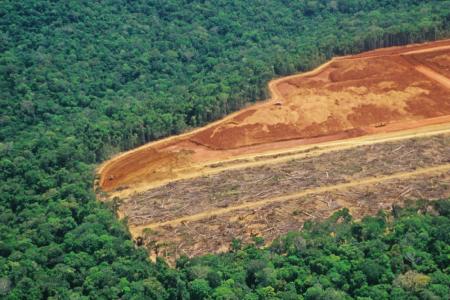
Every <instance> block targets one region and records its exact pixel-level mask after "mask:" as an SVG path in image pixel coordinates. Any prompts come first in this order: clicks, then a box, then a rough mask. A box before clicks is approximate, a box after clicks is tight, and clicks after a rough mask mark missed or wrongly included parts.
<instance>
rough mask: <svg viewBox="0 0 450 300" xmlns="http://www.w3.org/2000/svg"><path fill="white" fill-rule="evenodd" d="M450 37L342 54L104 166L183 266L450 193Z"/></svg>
mask: <svg viewBox="0 0 450 300" xmlns="http://www.w3.org/2000/svg"><path fill="white" fill-rule="evenodd" d="M449 76H450V40H446V41H440V42H435V43H428V44H422V45H412V46H408V47H395V48H387V49H380V50H376V51H371V52H367V53H363V54H360V55H356V56H350V57H342V58H335V59H333V60H331V61H330V62H328V63H327V64H325V65H323V66H321V67H319V68H318V69H316V70H314V71H312V72H309V73H305V74H300V75H293V76H289V77H285V78H281V79H277V80H273V81H271V82H270V83H269V89H270V91H271V93H272V99H271V100H268V101H266V102H263V103H260V104H256V105H253V106H251V107H249V108H247V109H244V110H242V111H240V112H237V113H235V114H232V115H230V116H228V117H226V118H224V119H223V120H221V121H218V122H215V123H213V124H211V125H208V126H206V127H204V128H200V129H197V130H194V131H192V132H190V133H187V134H183V135H180V136H176V137H171V138H168V139H164V140H161V141H158V142H154V143H150V144H148V145H145V146H143V147H140V148H137V149H135V150H133V151H130V152H127V153H124V154H121V155H119V156H117V157H115V158H113V159H111V160H110V161H108V162H106V163H105V164H103V165H102V166H101V167H100V168H99V180H98V181H97V182H96V185H97V186H98V187H99V188H100V189H101V190H102V193H101V194H99V197H100V198H101V199H104V200H106V199H112V198H114V197H116V196H118V197H120V200H117V198H116V200H115V201H116V202H117V203H116V204H117V205H118V213H119V216H120V217H127V220H128V223H129V226H130V231H131V232H132V234H133V236H134V237H135V238H143V241H144V243H145V245H146V246H147V247H148V248H149V250H150V252H151V253H152V255H156V254H158V255H160V254H163V255H168V256H169V259H173V258H174V257H176V256H179V255H181V254H187V255H188V256H193V255H198V254H203V253H207V252H217V251H223V250H226V249H227V247H228V245H229V243H230V241H231V240H232V239H233V238H241V239H243V240H245V241H249V240H250V239H251V238H252V237H254V236H262V237H264V238H265V239H266V241H271V240H273V239H274V238H275V237H276V236H278V235H279V234H283V233H286V232H287V231H289V230H293V229H298V228H300V227H301V226H302V224H303V222H304V221H305V220H306V219H311V218H325V217H327V216H329V215H330V214H331V213H332V212H333V211H335V210H337V209H339V208H341V207H348V208H349V209H350V210H351V211H352V213H353V214H354V215H355V216H356V217H362V216H363V215H366V214H368V213H375V212H376V211H377V210H378V209H380V208H389V207H390V206H391V205H392V204H393V203H401V202H403V201H404V200H406V199H418V198H429V199H433V198H440V197H448V196H450V92H449V91H450V79H449Z"/></svg>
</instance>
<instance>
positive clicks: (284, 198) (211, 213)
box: [130, 164, 450, 235]
mask: <svg viewBox="0 0 450 300" xmlns="http://www.w3.org/2000/svg"><path fill="white" fill-rule="evenodd" d="M449 170H450V164H445V165H441V166H437V167H429V168H423V169H417V170H415V171H412V172H401V173H396V174H393V175H387V176H379V177H369V178H363V179H358V180H354V181H351V182H347V183H342V184H337V185H332V186H323V187H319V188H314V189H308V190H304V191H301V192H298V193H294V194H290V195H283V196H279V197H274V198H268V199H264V200H260V201H249V202H248V203H244V204H240V205H235V206H230V207H226V208H220V209H214V210H210V211H204V212H202V213H199V214H195V215H191V216H186V217H182V218H177V219H173V220H170V221H165V222H160V223H150V224H144V225H140V226H130V230H131V231H132V233H133V235H139V234H140V233H141V232H142V230H144V229H145V228H150V229H154V228H157V227H161V226H167V225H177V224H180V223H182V222H189V221H198V220H201V219H205V218H209V217H212V216H219V215H223V214H226V213H229V212H232V211H236V210H241V209H254V208H258V207H261V206H265V205H268V204H272V203H277V202H285V201H289V200H294V199H296V198H299V197H303V196H308V195H312V194H319V193H324V192H331V191H336V190H343V189H348V188H351V187H356V186H361V185H371V184H376V183H380V182H384V181H387V180H392V179H404V178H410V177H415V176H420V175H425V174H433V173H442V172H446V171H449Z"/></svg>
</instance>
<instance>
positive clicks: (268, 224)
mask: <svg viewBox="0 0 450 300" xmlns="http://www.w3.org/2000/svg"><path fill="white" fill-rule="evenodd" d="M449 196H450V168H447V170H446V171H443V172H436V173H432V174H429V175H421V176H416V177H407V178H398V179H389V180H386V181H380V182H378V183H375V184H364V183H362V184H361V185H359V186H354V187H350V188H337V189H335V190H332V191H328V192H317V193H312V194H310V195H307V196H302V197H298V198H294V199H291V200H287V201H283V202H276V203H269V204H262V205H261V206H258V207H253V208H250V209H247V208H245V209H236V210H232V211H230V212H227V213H224V214H220V215H214V216H211V217H206V218H202V219H200V220H194V221H189V220H187V221H182V222H181V223H178V224H166V225H163V226H158V227H155V228H151V229H143V230H142V231H141V232H140V233H139V236H141V237H142V238H143V240H144V243H145V245H146V247H147V248H148V249H149V251H150V252H151V253H152V255H155V254H158V255H161V256H163V257H166V258H167V259H169V260H170V261H172V262H173V261H175V259H176V258H178V257H180V256H181V255H188V256H198V255H202V254H206V253H210V252H222V251H227V250H228V249H229V247H230V245H231V244H232V241H233V240H236V239H237V240H240V241H242V242H243V243H244V244H245V243H250V242H252V241H253V240H254V239H255V238H261V239H262V240H264V241H265V243H267V244H270V243H271V242H272V241H273V240H274V239H276V238H277V237H279V236H283V235H284V234H286V233H288V232H290V231H297V230H300V229H301V228H302V227H303V224H304V222H305V221H308V220H311V221H320V220H323V219H325V218H328V217H329V216H330V215H331V214H333V213H334V212H335V211H337V210H340V209H343V208H347V209H349V211H350V213H351V215H352V216H353V217H354V218H362V217H364V216H367V215H374V214H376V213H377V212H378V211H380V210H382V209H383V210H386V211H389V210H391V209H393V208H394V210H395V208H396V207H398V206H402V205H404V204H405V201H411V200H421V199H429V200H435V199H442V198H446V197H449Z"/></svg>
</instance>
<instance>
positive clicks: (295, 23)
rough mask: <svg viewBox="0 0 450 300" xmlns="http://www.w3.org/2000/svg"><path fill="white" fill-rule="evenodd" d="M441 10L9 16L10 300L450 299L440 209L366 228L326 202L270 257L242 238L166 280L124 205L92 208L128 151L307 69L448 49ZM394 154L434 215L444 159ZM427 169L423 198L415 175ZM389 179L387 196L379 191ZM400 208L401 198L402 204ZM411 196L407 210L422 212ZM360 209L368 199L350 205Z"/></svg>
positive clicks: (217, 6)
mask: <svg viewBox="0 0 450 300" xmlns="http://www.w3.org/2000/svg"><path fill="white" fill-rule="evenodd" d="M449 4H450V2H449V1H447V0H444V1H434V0H433V1H413V0H400V1H399V0H395V1H394V0H383V1H374V0H354V1H353V0H352V1H341V0H336V1H326V0H311V1H284V0H268V1H251V2H249V1H242V0H232V1H221V0H213V1H200V0H194V1H187V0H186V1H184V0H168V1H160V0H137V1H124V0H117V1H109V0H105V1H47V0H29V1H12V0H4V1H0V298H1V299H158V300H159V299H211V298H212V299H247V300H249V299H329V298H332V299H351V298H354V299H357V298H358V297H359V299H370V298H372V299H388V298H395V299H419V298H423V299H438V298H443V299H445V298H446V297H447V296H448V294H449V286H450V284H449V282H450V281H449V274H448V265H449V261H448V244H449V237H448V234H447V233H448V232H449V230H448V228H449V215H448V201H444V200H442V201H435V202H419V203H418V204H411V205H410V206H408V207H409V208H405V209H401V208H399V207H396V206H394V208H395V209H394V210H393V212H392V214H390V213H389V212H380V214H379V215H377V216H376V217H369V218H364V219H363V220H361V222H359V221H354V220H352V218H351V217H350V216H349V214H348V211H347V210H339V211H338V212H337V213H336V212H334V211H331V210H328V205H327V204H326V203H323V202H322V201H319V202H320V203H322V204H323V205H322V206H321V208H323V209H324V210H323V212H322V211H318V213H319V212H320V218H319V216H318V218H317V222H316V220H312V221H310V222H306V223H305V225H304V230H303V231H301V232H299V231H295V232H293V233H290V234H288V235H284V236H283V237H280V238H279V239H275V240H274V242H273V244H272V245H271V246H270V247H266V248H263V247H262V246H261V245H263V244H265V243H266V244H267V243H268V241H269V240H271V239H272V237H269V239H268V241H267V242H265V241H263V240H262V239H261V238H260V237H254V239H252V242H251V244H247V245H244V244H243V243H242V242H243V241H240V240H233V241H232V247H231V251H230V252H227V253H224V254H222V255H215V254H209V255H206V256H200V257H197V258H193V259H189V258H187V257H185V256H180V258H179V259H178V262H177V263H176V265H175V267H169V266H168V264H167V263H166V261H165V260H164V259H163V258H161V257H160V258H159V259H157V261H156V263H154V262H152V261H151V260H150V259H149V257H148V256H149V255H148V254H149V253H148V249H147V248H145V247H141V246H139V243H136V242H135V241H134V239H133V238H132V236H131V233H130V232H129V229H128V227H127V224H125V222H123V221H121V220H118V218H117V217H116V211H117V204H118V203H115V202H114V201H112V202H99V201H97V199H96V194H95V192H94V190H93V186H92V184H93V182H94V180H95V170H96V168H97V167H98V166H99V165H100V164H101V163H102V162H104V161H106V160H108V159H110V158H111V157H113V156H115V155H117V154H119V153H120V152H122V151H127V150H130V149H134V148H136V147H139V146H142V145H144V144H145V143H147V142H151V141H154V140H156V139H160V138H163V137H167V136H169V135H175V134H180V133H183V132H186V131H189V130H192V129H193V128H196V127H199V126H203V125H205V124H207V123H210V122H212V121H215V120H218V119H220V118H222V117H224V116H225V115H228V114H230V113H232V112H236V111H238V110H239V109H242V108H244V107H246V106H247V105H251V104H252V103H254V102H255V101H258V100H264V99H267V98H269V91H268V90H267V83H268V82H269V81H270V80H272V79H273V78H280V77H282V76H286V75H292V74H295V73H297V72H304V71H309V70H312V69H314V68H315V67H317V66H319V65H320V64H322V63H324V62H326V61H328V60H329V59H330V58H331V57H335V56H345V55H351V54H356V53H360V52H363V51H367V50H372V49H376V48H382V47H390V46H399V45H406V44H412V43H419V42H425V41H435V40H442V39H445V38H449V37H450V5H449ZM442 55H443V56H445V53H442ZM442 55H438V56H434V55H431V54H430V53H421V54H420V55H417V57H415V59H417V60H418V61H420V62H423V63H424V64H426V65H427V66H428V69H426V70H425V69H423V68H422V70H425V71H426V72H428V74H435V73H436V72H438V73H439V72H440V71H439V70H440V69H443V68H445V65H443V62H444V61H445V57H443V56H442ZM409 63H414V62H409ZM438 69H439V70H438ZM430 70H431V72H430ZM442 74H443V75H442V76H444V77H446V76H447V75H446V74H447V73H442ZM436 78H437V77H436ZM439 78H442V77H439ZM439 78H438V81H439ZM427 80H428V79H427ZM441 81H442V80H441ZM424 84H425V83H424ZM420 88H423V86H421V87H420ZM434 90H435V88H434V87H433V88H431V89H430V91H432V92H434ZM438 90H439V88H438V87H437V84H436V92H439V91H438ZM416 91H417V90H416ZM430 99H434V98H433V97H431V98H430ZM433 112H435V110H433ZM436 126H440V125H436ZM435 129H436V130H435V131H433V132H434V133H436V134H433V135H426V134H424V135H422V136H421V137H422V138H423V140H422V139H421V140H420V141H417V143H423V144H424V145H427V144H432V145H435V146H436V147H437V148H436V149H442V147H444V148H443V149H444V150H445V149H448V148H445V141H446V139H447V138H448V136H447V135H445V133H444V132H442V133H440V134H438V131H440V129H438V128H435ZM413 134H415V133H413ZM202 141H204V140H202ZM396 142H400V140H397V141H396ZM403 142H405V143H406V140H403ZM341 146H345V145H341ZM361 146H364V145H363V144H362V145H361ZM378 146H379V147H387V148H388V149H391V148H389V147H391V146H392V145H391V144H389V145H381V144H380V145H378ZM339 147H340V146H339ZM374 147H375V146H374ZM398 147H400V145H399V146H397V148H398ZM404 147H406V146H404ZM404 147H403V148H401V149H403V150H404ZM344 148H345V147H342V149H340V150H343V151H361V149H359V150H358V149H353V150H351V149H347V150H346V149H344ZM425 148H426V147H425ZM419 149H422V148H419ZM303 150H305V151H306V150H307V149H303ZM303 150H299V151H300V152H298V153H290V154H286V153H274V154H270V153H269V154H268V155H269V156H270V155H275V156H279V158H280V159H281V158H282V156H284V155H287V156H286V157H289V159H290V158H293V156H291V154H292V155H294V156H295V155H298V156H299V157H298V159H299V160H301V159H308V158H306V157H303V158H301V156H302V155H303V154H302V151H303ZM321 150H324V149H321ZM391 150H392V151H394V150H396V148H395V149H391ZM311 151H313V149H312V150H311ZM294 152H296V151H294ZM319 152H320V149H319V151H318V152H317V153H315V154H318V155H319V154H320V153H319ZM399 152H400V150H397V151H396V152H394V154H395V155H401V154H400V153H399ZM333 153H334V154H338V155H341V154H342V153H343V152H336V153H335V152H333ZM339 153H340V154H339ZM402 154H405V155H406V156H405V157H407V158H408V161H409V159H411V157H409V156H408V155H413V154H414V155H418V156H419V157H420V159H421V160H420V161H421V166H418V167H417V168H416V166H414V165H413V166H409V165H402V166H401V170H399V172H401V173H399V172H394V171H392V172H391V171H390V170H383V174H382V176H384V177H383V178H385V179H386V178H388V177H386V176H391V175H396V174H397V175H401V174H403V173H405V172H406V173H408V174H409V175H408V176H406V177H408V184H414V185H417V186H418V187H421V189H420V192H421V193H422V194H423V192H422V191H423V190H424V189H427V194H426V196H427V197H430V198H431V199H434V198H438V197H439V196H440V193H444V192H445V191H446V190H445V184H446V182H447V181H446V180H447V179H446V178H447V177H445V176H447V173H446V172H445V171H444V169H445V164H444V163H443V162H442V161H440V160H444V159H446V156H445V155H446V154H447V152H445V151H444V152H443V151H440V152H439V153H428V152H427V151H422V152H420V151H419V152H417V153H416V152H415V153H411V154H408V153H407V152H404V153H402ZM323 155H331V154H327V153H323ZM318 157H319V156H318ZM322 158H323V157H322ZM397 158H398V157H397ZM239 159H241V158H239ZM262 159H263V160H264V159H265V158H262ZM270 159H272V158H270ZM309 159H310V158H309ZM361 159H366V160H369V161H370V158H368V157H364V156H363V157H361ZM402 159H403V157H401V158H400V160H402ZM257 160H258V158H257V157H252V158H249V164H250V165H247V166H246V167H249V170H247V171H249V172H255V169H252V168H254V167H255V166H253V165H251V163H253V162H254V161H257ZM217 163H218V162H215V163H213V164H217ZM236 163H237V165H239V167H241V166H242V164H241V161H235V160H234V161H233V160H231V161H221V162H219V166H216V167H217V168H219V169H220V168H223V167H226V168H227V170H228V169H230V165H233V164H236ZM371 163H372V164H377V162H376V161H372V162H371ZM207 164H208V163H207ZM221 164H224V165H222V166H221ZM377 166H378V167H383V165H380V164H378V165H377ZM211 168H214V166H211ZM424 170H426V171H424ZM430 170H432V171H433V172H431V173H429V174H428V173H427V176H428V175H429V176H428V177H421V179H420V181H421V182H417V176H412V175H411V174H413V175H414V174H416V175H417V174H420V172H428V171H430ZM272 171H273V172H277V169H276V168H275V169H274V170H272ZM278 171H279V170H278ZM366 171H367V170H362V171H361V173H359V175H361V176H362V175H364V174H366ZM414 172H415V173H414ZM436 172H437V173H438V174H437V173H436ZM227 174H228V175H230V174H229V173H227ZM252 174H253V173H252ZM210 175H213V174H212V173H211V174H210ZM216 175H217V176H218V174H215V175H214V176H216ZM222 175H224V174H222ZM225 175H226V174H225ZM232 175H233V176H234V174H232ZM366 175H371V174H366ZM325 176H326V175H325ZM440 176H444V177H440ZM365 178H366V177H364V176H362V177H361V178H360V179H363V180H365ZM186 179H187V178H186ZM191 179H192V180H195V179H194V178H191ZM338 179H339V184H346V182H347V181H346V179H345V178H338ZM366 179H367V178H366ZM397 179H398V178H397ZM397 179H395V180H397ZM395 180H394V181H393V182H388V181H385V182H384V183H383V184H385V189H391V187H392V186H393V185H395V184H396V181H395ZM413 181H414V182H413ZM436 186H442V189H437V188H436ZM160 187H161V186H160ZM317 188H321V187H318V186H311V189H317ZM405 188H406V186H405ZM393 191H396V190H393ZM261 192H262V191H261ZM347 192H348V193H349V194H350V195H352V194H358V193H360V192H361V191H360V190H351V191H347ZM401 192H402V195H406V196H405V198H408V195H409V194H408V193H406V192H410V191H409V190H407V189H405V190H404V191H403V190H402V191H401ZM294 193H295V191H294ZM387 193H388V192H387ZM415 193H416V192H415V191H411V194H410V195H412V196H411V198H413V199H415V198H419V197H420V198H422V196H420V194H418V193H417V194H415ZM260 196H263V195H260ZM321 196H323V195H319V194H318V195H315V197H318V198H320V197H321ZM388 196H389V195H388ZM424 196H425V194H424ZM201 197H204V195H201ZM270 197H271V199H273V198H274V197H276V195H270ZM365 197H367V199H371V198H370V197H372V196H371V195H370V194H369V195H363V196H362V197H359V198H358V199H365ZM256 198H258V197H256ZM349 199H350V200H351V201H353V200H352V199H353V198H352V197H349ZM254 200H256V202H254V203H257V201H264V197H261V199H259V198H258V199H254ZM299 200H300V201H303V200H302V199H299ZM338 200H339V201H340V199H337V201H338ZM405 200H406V199H405ZM325 201H326V202H327V203H328V199H325ZM251 203H253V202H251ZM292 203H294V202H292ZM302 203H303V202H301V203H300V205H302ZM272 204H273V205H277V204H281V202H272ZM313 204H314V201H309V200H308V201H307V203H306V204H305V205H313ZM235 211H236V212H237V210H235ZM235 211H233V212H235ZM307 212H308V213H310V211H309V209H308V211H307ZM277 213H278V211H277ZM264 214H265V212H264V210H261V216H263V215H264ZM333 214H334V215H333ZM224 215H225V214H224ZM328 215H332V218H331V219H329V220H327V221H323V222H322V221H321V222H319V221H318V220H319V219H324V220H325V218H326V216H328ZM236 217H237V216H236ZM296 217H297V218H298V219H299V220H300V219H302V218H303V216H301V215H297V216H296ZM218 220H219V221H220V220H221V219H220V218H219V219H218ZM255 220H256V221H257V219H255ZM161 221H163V220H162V219H161ZM301 221H302V222H303V220H301ZM219 225H220V224H219ZM281 225H283V224H280V226H281ZM283 226H284V225H283ZM192 228H194V227H192ZM183 230H184V229H183ZM199 233H200V234H199V236H202V234H203V233H201V232H199ZM246 241H247V240H245V242H246ZM212 250H215V249H212Z"/></svg>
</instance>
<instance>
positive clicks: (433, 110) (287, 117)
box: [99, 40, 450, 192]
mask: <svg viewBox="0 0 450 300" xmlns="http://www.w3.org/2000/svg"><path fill="white" fill-rule="evenodd" d="M433 50H436V51H437V53H438V55H437V54H436V55H435V52H433ZM449 53H450V41H448V40H446V41H440V42H435V43H429V44H422V45H413V46H409V47H396V48H388V49H381V50H376V51H371V52H367V53H364V54H361V55H357V56H351V57H342V58H335V59H333V60H331V61H330V62H329V63H327V64H325V65H323V66H321V67H319V68H318V69H316V70H314V71H312V72H309V73H305V74H300V75H294V76H289V77H285V78H281V79H277V80H274V81H272V82H270V84H269V89H270V91H271V93H272V96H273V98H272V100H269V101H266V102H263V103H260V104H256V105H253V106H251V107H248V108H247V109H244V110H242V111H240V112H238V113H235V114H232V115H230V116H228V117H226V118H224V119H223V120H221V121H218V122H215V123H213V124H211V125H208V126H206V127H204V128H200V129H197V130H195V131H193V132H191V133H187V134H184V135H180V136H176V137H172V138H168V139H164V140H161V141H158V142H155V143H151V144H148V145H146V146H144V147H140V148H138V149H136V150H133V151H131V152H127V153H125V154H124V155H120V156H118V157H116V158H114V159H112V160H110V161H109V162H106V163H105V164H104V165H103V166H102V167H101V168H100V170H99V174H100V179H99V186H100V187H101V188H102V189H103V190H104V191H107V192H113V191H114V190H117V189H119V190H126V189H129V190H130V191H136V190H145V189H146V184H150V186H151V184H153V183H155V182H157V181H161V182H163V181H164V180H173V179H176V178H179V177H180V174H183V173H189V172H190V170H191V169H193V168H195V167H196V166H198V165H199V164H200V165H201V164H204V163H205V162H214V161H221V160H224V159H232V158H236V157H239V156H241V155H245V154H255V153H261V152H265V151H273V150H275V149H286V148H291V147H298V146H301V145H305V144H315V143H320V142H327V141H332V140H340V139H347V138H351V137H357V136H363V135H367V134H374V133H380V132H390V131H398V130H404V129H408V128H417V127H421V126H423V125H426V124H433V123H434V124H439V123H446V122H449V121H450V93H449V92H448V88H449V87H450V80H449V79H448V77H446V73H445V72H446V71H445V70H446V69H445V64H446V61H447V60H446V57H447V56H448V54H449ZM422 56H426V57H425V58H422ZM428 56H430V57H431V58H428ZM430 59H431V60H432V59H434V60H435V61H438V62H440V64H437V63H435V64H434V65H433V66H432V65H431V64H430V63H429V62H428V61H430ZM138 187H139V188H138ZM141 187H142V188H141Z"/></svg>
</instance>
